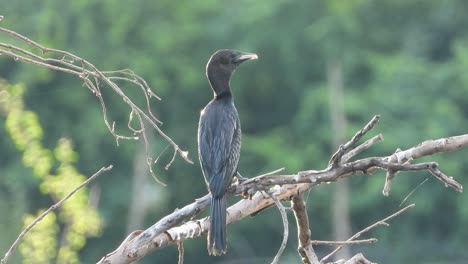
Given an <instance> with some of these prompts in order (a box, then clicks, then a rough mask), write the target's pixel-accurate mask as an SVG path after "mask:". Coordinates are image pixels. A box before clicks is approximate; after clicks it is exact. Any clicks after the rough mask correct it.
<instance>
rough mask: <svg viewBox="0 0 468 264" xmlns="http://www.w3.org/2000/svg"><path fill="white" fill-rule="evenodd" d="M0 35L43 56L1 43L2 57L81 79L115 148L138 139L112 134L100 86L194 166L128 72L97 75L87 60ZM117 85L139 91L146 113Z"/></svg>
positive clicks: (139, 82)
mask: <svg viewBox="0 0 468 264" xmlns="http://www.w3.org/2000/svg"><path fill="white" fill-rule="evenodd" d="M0 32H3V33H5V34H7V35H10V36H12V37H14V38H17V39H19V40H21V41H22V42H24V43H26V44H27V45H28V46H29V47H32V48H36V49H38V50H39V51H41V52H42V54H41V55H38V54H35V53H33V52H30V51H28V50H26V49H23V48H19V47H16V46H14V45H10V44H8V43H3V42H0V53H1V54H3V55H6V56H8V57H11V58H13V59H14V60H15V61H23V62H27V63H31V64H35V65H39V66H41V67H45V68H48V69H51V70H55V71H61V72H65V73H68V74H72V75H75V76H77V77H79V78H81V79H82V80H83V82H84V85H85V86H86V87H87V88H88V89H89V90H90V91H92V92H93V93H94V94H95V96H96V97H98V99H99V103H100V104H101V108H102V111H103V118H104V123H105V125H106V127H107V129H108V130H109V132H110V133H111V134H112V135H113V136H114V137H115V140H116V142H117V144H118V142H119V140H120V139H127V140H135V139H138V137H132V136H122V135H119V134H118V133H117V132H116V131H115V123H113V122H109V121H108V117H107V113H106V103H105V100H104V98H103V96H102V93H101V88H102V86H103V84H104V85H107V86H108V87H110V88H111V89H112V90H113V91H114V92H115V93H116V94H117V95H119V96H120V97H122V99H123V101H124V102H125V103H126V104H127V105H128V106H129V107H130V112H133V113H134V114H138V115H140V116H141V118H142V119H144V120H145V121H146V122H148V123H149V124H150V125H151V126H152V127H153V128H154V129H155V130H156V131H157V132H158V133H159V135H160V136H161V137H163V138H164V139H165V140H166V141H167V142H169V143H170V144H171V145H172V146H173V148H174V151H175V152H176V153H177V154H179V155H180V156H181V157H182V158H183V159H184V160H185V161H187V162H188V163H191V164H192V163H193V162H192V161H191V160H190V159H189V158H188V153H187V152H186V151H183V150H181V149H180V148H179V146H178V145H177V144H176V143H175V142H174V141H173V140H172V139H171V138H170V137H169V136H167V135H166V134H165V133H164V132H163V131H162V130H161V128H160V127H159V125H160V124H162V123H161V121H159V120H158V119H157V118H156V117H155V115H154V114H153V113H152V111H151V107H150V98H151V97H154V98H157V99H158V100H160V98H159V97H158V96H157V95H156V94H155V93H154V92H153V91H152V90H151V88H150V87H149V86H148V84H147V83H146V81H145V80H144V79H143V78H142V77H140V76H138V75H136V74H135V73H134V72H133V71H131V70H128V69H124V70H119V71H100V70H99V69H98V68H97V67H95V66H94V65H93V64H91V63H90V62H88V61H87V60H85V59H82V58H80V57H78V56H76V55H74V54H72V53H70V52H67V51H63V50H58V49H51V48H47V47H45V46H42V45H40V44H39V43H37V42H35V41H33V40H31V39H29V38H27V37H25V36H23V35H21V34H19V33H17V32H15V31H12V30H9V29H6V28H2V27H0ZM45 54H51V55H52V56H55V58H53V57H52V58H46V57H44V56H45ZM57 57H58V58H57ZM113 74H115V75H113ZM116 81H120V82H122V81H123V82H127V83H130V84H133V85H136V86H137V87H139V88H140V89H141V90H142V92H143V94H144V96H145V101H146V110H145V111H143V110H142V109H141V108H139V107H138V106H137V105H136V104H135V103H133V101H132V100H131V99H130V98H129V97H128V96H127V95H126V94H125V93H124V92H123V91H122V89H121V88H120V87H119V86H118V85H117V84H116V83H115V82H116ZM101 83H102V84H101ZM130 116H131V115H130ZM111 123H112V126H111ZM129 129H130V131H132V132H133V133H136V134H140V133H143V131H135V130H132V129H131V128H130V127H129ZM147 159H150V157H149V155H147ZM152 175H153V177H155V176H154V173H152Z"/></svg>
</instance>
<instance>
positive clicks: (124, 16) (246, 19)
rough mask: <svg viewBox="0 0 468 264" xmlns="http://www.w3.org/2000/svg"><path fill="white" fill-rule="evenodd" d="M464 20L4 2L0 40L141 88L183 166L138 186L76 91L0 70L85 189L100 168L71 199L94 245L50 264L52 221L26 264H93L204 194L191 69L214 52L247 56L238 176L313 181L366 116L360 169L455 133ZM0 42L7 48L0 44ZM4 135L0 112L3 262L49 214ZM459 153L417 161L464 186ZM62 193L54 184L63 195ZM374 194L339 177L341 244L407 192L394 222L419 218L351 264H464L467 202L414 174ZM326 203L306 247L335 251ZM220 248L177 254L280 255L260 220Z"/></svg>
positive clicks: (316, 203) (143, 176)
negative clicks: (25, 41)
mask: <svg viewBox="0 0 468 264" xmlns="http://www.w3.org/2000/svg"><path fill="white" fill-rule="evenodd" d="M467 10H468V2H466V1H464V0H447V1H437V0H424V1H422V0H421V1H417V0H411V1H408V0H385V1H375V0H347V1H341V0H327V1H325V0H323V1H319V0H315V1H305V0H303V1H292V0H282V1H269V0H268V1H267V0H257V1H244V0H242V1H213V0H208V1H173V0H159V1H141V0H135V1H121V0H118V1H117V0H115V1H92V0H75V1H62V0H47V1H33V0H16V1H7V0H1V1H0V15H3V16H5V18H4V20H3V21H2V22H1V26H2V27H6V28H9V29H12V30H15V31H17V32H19V33H22V34H24V35H26V36H28V37H30V38H31V39H34V40H36V41H37V42H39V43H41V44H43V45H46V46H48V47H53V48H58V49H63V50H67V51H70V52H72V53H74V54H77V55H79V56H81V57H83V58H86V59H87V60H88V61H90V62H92V63H94V64H95V65H96V66H97V67H98V68H100V69H105V70H115V69H121V68H129V69H132V70H133V71H135V72H136V73H137V74H139V75H141V76H142V77H144V78H145V79H146V80H147V82H148V83H149V84H150V86H151V87H153V89H154V91H155V92H156V94H157V95H158V96H160V97H161V98H162V99H163V100H162V101H154V102H153V110H154V112H155V113H156V115H157V117H158V118H159V119H160V120H162V121H163V122H164V125H163V126H162V128H163V129H164V131H165V132H166V133H167V134H168V135H170V136H171V137H172V139H173V140H174V141H175V142H177V144H178V145H179V146H180V147H181V148H182V149H184V150H188V151H189V157H190V158H191V159H192V160H194V161H196V163H195V164H194V165H190V164H188V163H186V162H185V161H183V160H182V159H180V158H177V159H176V161H175V162H174V164H173V165H172V166H171V167H170V169H169V170H165V169H164V167H165V165H166V164H167V162H168V161H169V160H170V159H171V157H172V153H171V151H166V152H164V153H163V155H162V156H161V158H160V160H159V162H158V164H156V165H155V167H154V169H155V172H156V174H157V176H158V177H159V178H160V179H162V180H163V181H164V182H165V183H166V184H167V187H162V186H161V185H159V184H157V183H156V182H155V181H154V180H153V179H152V178H151V176H150V175H149V173H148V171H147V168H146V166H145V158H144V148H143V147H142V145H141V144H140V143H139V142H134V141H121V142H120V146H119V147H117V146H116V143H115V140H114V138H113V137H112V136H111V134H110V133H109V132H108V131H107V129H106V127H105V125H104V122H103V118H102V113H101V108H100V105H99V102H98V100H97V98H96V97H95V96H94V95H93V94H92V93H91V92H90V91H89V90H88V89H86V88H85V87H83V86H82V83H81V80H80V79H78V78H75V77H73V76H69V75H66V74H64V73H58V72H54V71H49V70H45V69H41V68H39V67H37V66H32V65H27V64H26V63H23V62H17V61H14V60H12V59H10V58H7V57H6V56H0V78H2V79H5V80H6V81H7V82H8V83H9V84H8V85H7V84H6V83H5V82H3V83H2V86H3V87H4V89H6V88H5V87H10V88H11V85H17V84H20V86H21V87H23V88H25V92H24V95H23V97H22V99H23V100H24V109H27V110H28V111H31V112H32V113H34V114H35V115H36V117H37V118H36V119H37V120H36V121H37V123H39V124H40V126H41V127H42V128H41V129H42V138H40V142H41V144H43V148H44V149H50V150H53V149H56V147H57V146H58V144H59V143H58V142H62V143H63V142H64V141H63V140H60V139H61V138H67V139H68V140H69V141H67V142H73V143H72V144H73V148H74V153H72V154H70V155H71V156H72V157H71V158H69V161H70V162H71V163H72V164H73V166H74V168H76V170H77V172H79V174H82V175H87V176H89V175H91V174H93V173H94V172H95V171H96V170H97V169H99V168H100V167H101V166H104V165H108V164H113V165H114V169H113V170H112V171H110V172H108V173H106V174H105V175H102V176H100V178H99V179H98V180H97V181H96V182H94V183H93V184H92V185H91V186H89V188H87V190H86V192H84V194H83V195H84V197H85V198H83V199H85V200H86V199H89V201H88V200H86V201H88V203H90V204H91V206H92V207H96V208H97V209H98V214H99V219H100V220H99V223H100V224H96V223H93V225H97V226H99V228H98V230H94V231H93V232H90V233H89V234H88V235H84V236H82V237H80V238H79V239H78V240H79V243H78V244H77V245H78V246H76V247H70V251H71V253H70V255H69V257H67V256H68V255H67V254H65V253H63V252H62V254H65V256H62V257H60V258H58V257H57V256H56V254H57V250H56V249H57V248H60V246H61V245H64V244H67V243H69V242H67V239H66V238H64V234H66V229H67V228H70V227H69V224H67V223H68V222H67V220H66V219H67V218H66V216H63V215H61V214H60V213H57V221H56V222H57V224H56V225H55V227H54V228H55V229H54V230H55V231H54V232H52V233H47V230H45V231H44V230H43V229H47V228H42V229H41V228H40V227H39V226H38V227H37V228H38V229H39V230H43V232H42V233H41V232H39V233H37V232H36V233H35V237H34V238H33V239H32V241H34V240H35V241H37V243H39V244H46V246H47V247H51V248H52V249H48V250H51V251H45V250H42V251H40V252H39V253H37V254H39V255H40V254H42V255H45V257H44V256H42V257H38V256H35V260H36V261H37V263H61V262H62V263H66V262H65V260H67V259H68V260H69V262H70V263H73V262H75V263H77V262H78V263H94V262H96V261H97V260H99V259H100V258H101V257H102V256H103V255H104V254H105V253H108V252H110V251H112V250H113V249H115V248H116V247H117V246H118V245H119V243H120V242H121V241H122V240H123V239H124V238H125V237H126V236H127V234H129V232H130V231H132V230H136V229H144V228H146V227H148V226H149V225H151V224H152V223H154V222H156V221H157V220H158V219H160V218H161V217H162V216H164V215H166V214H168V213H170V212H172V211H173V210H174V209H175V208H177V207H181V206H183V205H185V204H187V203H190V202H192V201H193V200H194V199H195V198H197V197H201V196H203V195H204V194H205V193H206V188H205V184H204V181H203V178H202V175H201V172H200V167H199V165H198V163H197V160H198V157H197V154H196V152H197V151H196V150H197V147H196V131H197V124H198V117H199V111H200V110H201V109H202V108H203V107H204V105H205V104H206V103H207V102H208V101H209V100H210V99H211V96H212V93H211V91H210V89H209V86H208V83H207V81H206V78H205V73H204V70H205V64H206V62H207V59H208V58H209V56H210V55H211V54H212V53H213V52H214V51H216V50H218V49H221V48H233V49H238V50H242V51H247V52H255V53H257V54H258V55H259V60H257V61H254V62H249V63H245V65H242V66H241V67H240V68H239V69H238V70H237V72H236V74H235V77H234V79H233V81H232V87H233V93H234V95H235V99H236V105H237V108H238V110H239V113H240V117H241V122H242V128H243V146H242V153H241V161H240V172H241V173H242V175H243V176H247V177H251V176H255V175H258V174H261V173H265V172H269V171H272V170H275V169H277V168H280V167H285V168H286V172H290V173H293V172H296V171H299V170H304V169H321V168H324V167H325V166H326V164H327V161H328V159H329V157H330V155H331V154H332V153H333V146H334V145H336V142H339V141H340V140H343V137H345V138H349V137H350V136H351V135H353V134H354V133H355V131H357V129H359V128H361V127H362V126H363V125H364V124H365V123H366V122H367V121H368V120H369V119H370V118H371V117H372V116H373V115H374V114H381V122H380V123H379V124H378V126H377V128H376V129H375V131H373V133H374V135H375V134H376V133H383V134H384V137H385V141H384V142H381V143H378V144H377V145H375V146H374V147H373V148H372V149H371V150H369V151H367V152H366V153H365V154H364V155H389V154H391V153H393V152H394V151H395V149H397V148H398V147H399V148H402V149H406V148H409V147H411V146H413V145H414V144H417V143H419V142H422V141H424V140H426V139H432V138H434V139H435V138H441V137H446V136H453V135H459V134H464V133H466V132H467V131H468V122H467V120H468V77H467V76H468V75H467V73H466V70H467V69H468V16H466V12H467ZM0 42H6V43H11V44H18V45H19V44H20V43H19V42H18V41H15V40H13V39H12V38H10V37H8V36H6V35H4V34H2V35H0ZM334 85H335V86H342V88H343V91H344V96H343V98H342V100H340V97H339V96H338V95H336V94H333V93H331V91H332V89H330V87H333V86H334ZM18 89H19V88H18ZM131 89H134V88H128V89H127V91H128V92H129V93H130V94H132V95H134V100H136V101H137V102H141V103H143V101H142V100H141V98H139V97H138V94H137V93H134V92H133V90H131ZM104 97H105V99H106V101H107V104H108V108H109V109H108V111H109V118H110V119H111V120H115V121H116V124H117V127H118V128H119V129H120V131H123V132H125V130H124V129H125V127H126V118H128V114H129V109H128V108H127V107H126V105H125V104H124V103H123V102H122V100H121V99H120V98H119V97H118V96H115V95H113V94H112V93H111V92H110V91H107V92H106V91H104ZM340 108H342V109H343V110H342V113H343V115H344V117H345V119H344V121H345V124H343V122H341V125H342V128H339V129H336V126H334V125H333V124H332V121H331V120H332V118H331V116H332V112H333V111H334V110H336V109H340ZM5 120H7V118H6V114H5V112H3V113H2V114H0V208H1V209H0V212H1V213H0V215H1V216H0V251H1V252H2V255H3V253H4V252H6V250H7V249H8V247H9V245H11V243H12V242H13V241H14V239H15V238H16V236H17V235H18V233H19V232H20V231H21V229H22V228H23V224H24V218H25V215H26V214H32V215H34V214H36V213H37V212H38V210H41V208H47V207H48V206H49V205H50V204H51V203H53V201H54V196H53V195H51V194H50V192H47V188H44V187H43V182H44V181H46V180H44V179H45V178H41V177H38V176H37V175H38V172H37V170H35V169H33V168H32V167H34V166H33V165H31V164H29V165H27V164H25V163H27V159H26V158H24V156H23V154H24V149H21V148H20V147H18V143H17V142H15V141H14V140H13V138H14V135H12V134H11V133H9V132H7V125H6V123H5ZM334 127H335V129H334ZM337 130H339V131H337ZM337 138H338V139H337ZM150 141H151V150H152V153H153V156H157V155H158V154H159V153H161V152H162V151H163V150H164V149H165V148H166V146H167V142H165V141H164V140H163V139H162V138H161V137H160V136H158V135H157V133H156V132H154V133H152V137H151V139H150ZM334 142H335V143H334ZM65 145H66V146H65V147H63V146H62V147H63V148H65V149H66V150H67V151H71V150H70V149H68V148H71V147H70V146H69V145H67V144H65ZM59 146H61V145H60V144H59ZM65 152H66V151H65ZM50 153H51V152H50ZM54 153H55V155H56V156H57V161H56V162H55V163H53V164H54V165H53V166H52V167H51V168H50V174H54V175H55V174H61V173H62V174H63V171H62V172H61V171H60V170H59V169H58V168H60V165H57V164H60V161H61V160H60V153H59V154H57V153H58V152H57V151H55V152H54ZM467 153H468V152H467V151H466V150H461V151H458V152H454V153H448V154H443V155H436V156H434V157H431V158H430V159H429V160H434V161H437V162H439V163H440V165H441V169H442V170H443V171H444V172H445V173H446V174H448V175H453V176H455V177H456V178H457V180H458V181H459V182H461V183H462V184H464V185H465V186H467V185H468V178H467V176H466V175H467V173H468V163H467V162H466V158H467ZM38 155H39V156H41V155H40V154H38ZM62 162H63V160H62ZM39 174H40V173H39ZM75 174H76V173H75ZM427 178H429V180H427V181H426V182H425V183H424V184H422V185H420V183H421V182H423V181H425V180H426V179H427ZM67 179H70V178H68V177H67V176H66V175H65V177H63V179H62V180H63V181H65V182H66V181H67ZM383 182H384V173H383V172H377V173H374V174H373V175H371V176H359V177H354V178H352V179H351V180H349V181H348V182H347V187H348V195H346V194H345V195H344V196H343V195H338V196H340V197H341V198H340V199H344V200H345V201H346V205H347V207H348V209H349V222H348V224H349V226H350V228H351V231H352V232H353V233H354V232H357V231H359V230H360V229H361V228H363V227H365V226H367V225H370V224H371V223H373V222H375V221H377V220H378V219H381V218H383V217H385V216H387V215H389V214H390V213H392V212H394V211H396V210H398V209H399V208H400V203H401V202H402V201H403V200H404V199H405V197H407V196H408V194H410V192H411V191H412V190H414V189H415V188H417V189H416V191H415V192H414V193H413V194H412V195H411V196H410V197H409V198H408V199H407V200H406V201H405V203H404V205H406V204H409V203H416V207H415V208H414V209H412V210H411V211H409V212H407V213H405V214H404V215H402V216H399V217H398V218H396V219H393V220H392V221H391V226H390V227H379V228H376V229H374V230H373V231H371V232H369V234H367V235H366V237H376V238H378V239H379V242H378V243H377V244H372V245H366V246H357V247H352V248H351V253H357V252H363V253H364V254H365V255H366V256H367V257H368V259H370V260H373V261H375V262H380V263H466V259H467V258H468V252H467V251H466V249H467V248H468V229H467V228H466V226H468V206H467V204H468V196H467V195H466V194H465V193H461V194H460V193H456V192H455V191H453V190H451V189H448V188H445V187H444V186H443V184H441V183H440V182H438V181H437V180H435V179H433V178H432V177H431V176H430V175H429V174H428V173H426V172H421V173H412V174H407V173H402V174H400V176H398V178H397V179H396V180H395V182H394V184H393V189H392V191H391V195H390V196H389V197H384V196H382V187H383ZM66 185H71V186H72V187H73V186H75V185H76V184H75V183H67V182H66ZM41 186H42V187H41ZM58 186H60V185H58ZM418 186H419V187H418ZM56 188H60V187H57V186H56ZM335 191H336V188H335V185H334V184H330V185H323V186H318V187H315V188H313V189H312V191H310V192H309V193H307V194H306V195H305V198H306V199H307V207H308V212H309V217H310V225H311V230H312V238H313V239H323V240H332V239H333V238H334V231H333V230H334V226H333V220H332V218H333V213H332V212H333V207H334V204H335V199H337V198H336V197H337V195H336V193H335ZM230 199H231V201H230V202H235V201H237V200H238V199H239V198H237V197H233V198H230ZM71 203H72V204H73V201H71ZM205 214H206V212H205ZM73 217H75V218H76V217H81V218H82V220H83V221H84V223H85V224H84V226H86V225H87V224H86V220H87V217H86V216H73ZM73 217H72V218H73ZM289 217H290V220H291V227H290V230H291V233H290V238H289V243H288V246H287V249H286V252H285V254H284V256H283V257H282V259H281V260H282V261H281V262H282V263H299V262H300V258H299V256H298V254H297V253H296V248H297V241H296V237H295V236H296V233H295V227H294V225H293V223H294V222H293V221H294V219H293V218H292V214H291V213H289ZM93 219H94V218H93ZM74 221H76V219H75V220H74ZM45 225H46V226H47V223H45ZM89 225H91V224H89ZM84 229H86V228H84ZM228 231H229V237H228V239H229V253H228V254H227V255H226V256H223V257H218V258H214V257H208V256H207V252H206V238H205V237H202V238H199V239H195V240H190V241H187V242H185V243H184V246H185V261H186V263H269V262H270V261H271V260H272V258H273V256H274V255H275V254H276V251H277V249H278V248H279V246H280V244H281V240H282V232H283V227H282V222H281V217H280V214H279V212H278V210H277V209H275V208H271V209H269V210H266V211H264V212H262V213H261V214H259V215H257V216H255V217H253V218H248V219H245V220H243V221H241V222H238V223H235V224H233V225H230V226H229V227H228ZM84 233H86V232H84ZM83 237H85V239H83ZM30 240H31V239H30ZM42 241H43V242H42ZM32 244H34V243H32ZM54 249H55V251H54ZM329 251H331V248H330V247H317V252H318V254H319V256H324V255H325V254H326V253H327V252H329ZM21 252H27V250H26V248H25V247H23V250H22V251H21ZM41 252H42V253H41ZM47 252H49V253H47ZM73 252H75V253H76V254H77V255H76V254H75V255H74V253H73ZM29 257H31V256H29ZM41 258H43V259H41ZM11 261H12V263H21V262H23V263H28V256H25V255H24V254H20V252H16V253H15V255H14V258H13V259H12V260H11ZM29 261H31V260H29ZM36 261H33V263H34V262H36ZM176 261H177V249H176V248H175V247H169V248H166V249H164V250H160V251H158V252H157V253H155V254H153V255H151V256H148V257H146V258H145V259H143V260H142V261H141V262H140V263H176Z"/></svg>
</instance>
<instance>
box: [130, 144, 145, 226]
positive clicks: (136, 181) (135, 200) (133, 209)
mask: <svg viewBox="0 0 468 264" xmlns="http://www.w3.org/2000/svg"><path fill="white" fill-rule="evenodd" d="M139 142H140V144H139V146H138V150H137V151H136V155H135V157H134V159H133V175H132V196H131V197H130V199H131V201H130V208H129V209H128V218H127V234H129V233H130V232H133V231H134V230H136V229H142V226H143V221H144V219H145V215H146V199H145V184H146V177H147V174H148V166H147V165H146V150H145V143H144V142H143V140H140V141H139Z"/></svg>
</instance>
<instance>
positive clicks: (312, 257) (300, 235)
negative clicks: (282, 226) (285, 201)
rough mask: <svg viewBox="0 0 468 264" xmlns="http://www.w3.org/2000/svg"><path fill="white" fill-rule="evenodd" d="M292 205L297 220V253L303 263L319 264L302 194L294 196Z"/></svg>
mask: <svg viewBox="0 0 468 264" xmlns="http://www.w3.org/2000/svg"><path fill="white" fill-rule="evenodd" d="M291 204H292V209H293V211H294V217H295V218H296V226H297V240H298V241H299V246H298V248H297V251H298V252H299V255H300V256H301V258H302V263H304V264H318V263H319V260H318V258H317V255H316V254H315V251H314V248H313V247H312V243H311V241H310V235H311V232H310V228H309V216H308V215H307V210H306V208H305V203H304V199H303V198H302V194H299V195H296V196H293V197H292V199H291Z"/></svg>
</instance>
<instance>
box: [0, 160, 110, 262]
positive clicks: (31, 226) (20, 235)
mask: <svg viewBox="0 0 468 264" xmlns="http://www.w3.org/2000/svg"><path fill="white" fill-rule="evenodd" d="M111 169H112V165H109V166H107V167H102V168H101V169H100V170H98V171H97V172H96V173H94V174H93V176H91V177H89V178H88V179H87V180H86V181H84V182H82V183H81V184H80V185H78V186H77V187H76V188H75V189H73V190H72V191H71V192H69V193H68V194H67V195H65V197H63V198H62V199H61V200H60V201H58V202H57V203H56V204H54V205H52V206H51V207H49V209H47V210H46V211H44V212H43V213H42V214H41V215H39V216H38V217H37V218H36V219H35V220H34V221H33V222H32V223H30V224H29V225H28V226H27V227H26V228H25V229H24V230H23V231H22V232H21V234H19V236H18V238H17V239H16V240H15V242H14V243H13V245H11V247H10V249H8V251H7V253H6V254H5V256H4V257H3V259H2V260H1V262H0V263H1V264H6V263H7V261H8V258H9V257H10V255H11V254H12V253H13V251H14V250H15V249H16V247H18V245H19V243H20V242H21V239H23V237H24V236H25V235H26V234H27V233H28V232H29V230H31V229H32V228H33V227H34V226H35V225H36V224H38V223H39V222H40V221H41V220H42V219H43V218H44V217H45V216H46V215H48V214H49V213H50V212H52V211H54V210H56V209H57V208H59V207H60V206H61V205H62V204H63V203H64V202H65V201H66V200H68V198H70V197H71V196H72V195H73V194H75V193H76V192H77V191H78V190H80V189H81V188H82V187H84V186H86V185H88V184H89V183H90V182H91V181H93V180H94V179H96V178H97V177H98V176H99V175H101V174H102V173H103V172H106V171H109V170H111Z"/></svg>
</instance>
